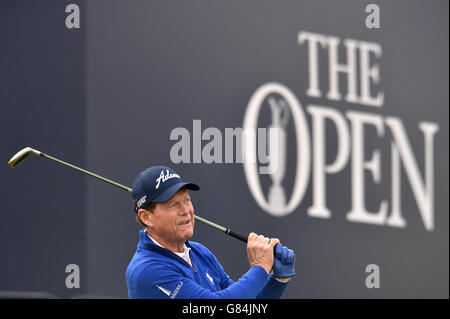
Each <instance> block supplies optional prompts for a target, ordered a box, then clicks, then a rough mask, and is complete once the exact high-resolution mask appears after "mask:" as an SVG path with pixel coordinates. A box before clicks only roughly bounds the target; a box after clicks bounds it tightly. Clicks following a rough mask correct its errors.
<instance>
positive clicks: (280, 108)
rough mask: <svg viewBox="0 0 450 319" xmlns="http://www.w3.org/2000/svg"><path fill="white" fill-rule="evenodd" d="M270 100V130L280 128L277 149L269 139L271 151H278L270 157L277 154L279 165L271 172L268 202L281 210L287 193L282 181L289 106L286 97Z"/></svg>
mask: <svg viewBox="0 0 450 319" xmlns="http://www.w3.org/2000/svg"><path fill="white" fill-rule="evenodd" d="M268 102H269V106H270V110H271V115H272V123H271V124H270V125H269V130H270V129H271V128H276V129H277V130H278V139H277V145H275V146H274V147H275V148H276V149H274V150H273V149H272V148H273V147H270V139H269V148H268V149H269V152H272V151H275V152H276V153H277V154H270V158H271V159H272V158H273V157H274V156H276V158H277V163H278V165H277V168H276V171H275V172H274V173H272V174H270V178H271V179H272V185H271V186H270V188H269V194H268V202H269V205H270V207H271V209H272V210H273V211H275V212H280V211H282V210H283V209H284V207H285V206H286V194H285V192H284V189H283V186H282V185H281V183H282V181H283V178H284V174H285V171H286V125H287V123H288V121H289V106H288V105H287V102H286V101H285V100H284V99H279V100H276V99H275V98H274V97H270V98H269V99H268Z"/></svg>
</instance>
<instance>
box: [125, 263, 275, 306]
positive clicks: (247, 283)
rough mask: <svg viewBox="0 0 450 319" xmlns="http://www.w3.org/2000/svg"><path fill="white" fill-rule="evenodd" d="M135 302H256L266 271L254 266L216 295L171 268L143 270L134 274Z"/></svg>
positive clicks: (145, 268)
mask: <svg viewBox="0 0 450 319" xmlns="http://www.w3.org/2000/svg"><path fill="white" fill-rule="evenodd" d="M133 277H134V281H135V289H136V290H135V294H134V296H135V297H136V298H159V299H175V298H176V299H254V298H256V296H257V295H258V293H260V291H261V289H262V288H263V286H264V285H265V284H266V282H267V278H268V275H267V273H266V271H265V270H264V268H262V267H260V266H253V267H251V268H250V270H249V271H247V272H246V273H245V274H244V275H243V276H242V277H241V278H240V279H239V280H238V281H237V282H233V281H232V280H231V279H229V278H228V279H229V281H228V286H227V287H226V288H225V289H222V290H220V291H217V292H212V291H211V290H209V289H206V288H203V287H201V286H200V285H198V284H197V283H196V282H194V281H193V280H191V279H190V278H187V277H185V276H183V274H182V273H181V272H180V271H179V270H178V269H176V268H174V267H169V266H168V265H162V264H161V265H160V264H158V265H155V264H153V265H152V266H151V267H150V266H144V267H142V268H141V269H140V271H139V272H138V273H136V274H134V276H133Z"/></svg>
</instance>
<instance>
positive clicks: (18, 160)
mask: <svg viewBox="0 0 450 319" xmlns="http://www.w3.org/2000/svg"><path fill="white" fill-rule="evenodd" d="M31 154H33V155H36V156H40V157H44V158H47V159H50V160H52V161H55V162H57V163H59V164H62V165H64V166H67V167H70V168H72V169H74V170H76V171H79V172H82V173H84V174H86V175H89V176H91V177H94V178H96V179H98V180H101V181H103V182H106V183H108V184H111V185H113V186H116V187H118V188H120V189H123V190H125V191H128V192H130V193H131V188H130V187H127V186H124V185H122V184H119V183H116V182H114V181H112V180H110V179H107V178H104V177H102V176H100V175H97V174H95V173H92V172H89V171H87V170H85V169H82V168H80V167H77V166H75V165H72V164H70V163H67V162H64V161H61V160H60V159H57V158H55V157H53V156H50V155H48V154H45V153H43V152H41V151H38V150H35V149H33V148H31V147H25V148H24V149H22V150H20V151H19V152H17V153H16V154H15V155H14V156H13V157H11V159H10V160H9V161H8V165H9V166H11V167H13V168H15V167H17V166H19V165H20V164H22V162H23V161H25V160H26V159H27V158H28V156H30V155H31ZM194 218H195V219H196V220H198V221H199V222H201V223H203V224H206V225H208V226H210V227H213V228H215V229H218V230H220V231H222V232H224V233H225V234H227V235H230V236H232V237H234V238H237V239H239V240H241V241H243V242H245V243H246V242H247V237H245V236H242V235H240V234H238V233H235V232H234V231H232V230H231V229H229V228H226V227H223V226H220V225H218V224H216V223H213V222H211V221H209V220H207V219H204V218H202V217H199V216H197V215H195V216H194Z"/></svg>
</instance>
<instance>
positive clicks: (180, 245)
mask: <svg viewBox="0 0 450 319" xmlns="http://www.w3.org/2000/svg"><path fill="white" fill-rule="evenodd" d="M145 232H146V233H147V235H148V236H150V238H151V239H152V240H153V241H155V242H156V243H157V244H159V245H161V246H162V247H163V248H165V249H168V250H170V251H171V252H174V253H182V252H183V251H184V244H185V242H177V243H168V242H166V241H165V240H164V239H163V238H161V237H159V236H158V235H157V234H155V233H153V232H151V231H149V230H148V229H146V230H145Z"/></svg>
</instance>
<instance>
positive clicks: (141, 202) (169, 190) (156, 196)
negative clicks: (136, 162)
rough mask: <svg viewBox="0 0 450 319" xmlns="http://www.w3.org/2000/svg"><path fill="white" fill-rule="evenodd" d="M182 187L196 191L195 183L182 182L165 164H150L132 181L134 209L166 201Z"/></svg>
mask: <svg viewBox="0 0 450 319" xmlns="http://www.w3.org/2000/svg"><path fill="white" fill-rule="evenodd" d="M182 187H186V188H187V189H190V190H193V191H198V190H199V189H200V187H199V186H198V185H197V184H194V183H190V182H183V181H182V180H181V177H180V175H178V174H177V173H176V172H175V171H174V170H173V169H171V168H169V167H166V166H152V167H149V168H147V169H144V170H142V171H141V172H140V173H139V174H138V176H137V177H136V179H135V180H134V183H133V188H132V191H131V196H132V198H133V205H134V211H135V212H136V213H137V212H138V211H139V209H140V208H142V207H144V206H146V205H148V204H150V203H162V202H167V201H168V200H169V199H171V198H172V197H173V195H175V194H176V193H177V192H178V191H179V190H180V189H181V188H182Z"/></svg>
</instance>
